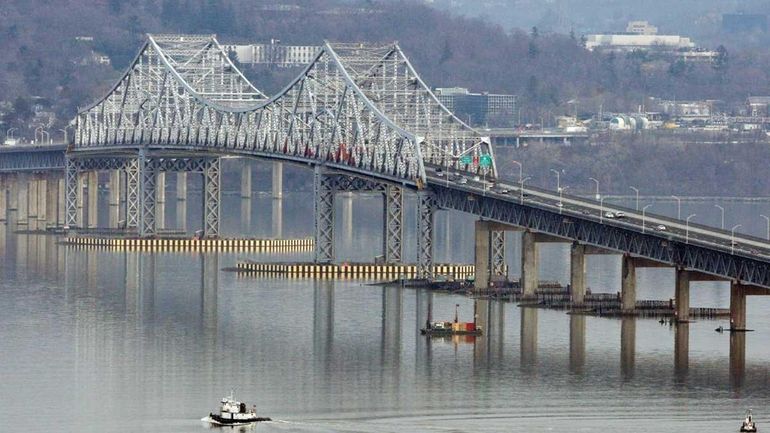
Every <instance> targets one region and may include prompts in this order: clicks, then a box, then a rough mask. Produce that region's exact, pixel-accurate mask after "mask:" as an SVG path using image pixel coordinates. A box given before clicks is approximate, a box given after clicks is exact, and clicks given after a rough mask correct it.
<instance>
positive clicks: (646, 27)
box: [626, 21, 658, 35]
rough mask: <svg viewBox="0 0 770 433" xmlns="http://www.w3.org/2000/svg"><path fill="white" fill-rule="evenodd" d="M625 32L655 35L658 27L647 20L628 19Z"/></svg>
mask: <svg viewBox="0 0 770 433" xmlns="http://www.w3.org/2000/svg"><path fill="white" fill-rule="evenodd" d="M626 33H633V34H635V35H657V34H658V28H657V27H655V26H653V25H652V24H650V23H648V22H647V21H630V22H629V23H628V25H627V26H626Z"/></svg>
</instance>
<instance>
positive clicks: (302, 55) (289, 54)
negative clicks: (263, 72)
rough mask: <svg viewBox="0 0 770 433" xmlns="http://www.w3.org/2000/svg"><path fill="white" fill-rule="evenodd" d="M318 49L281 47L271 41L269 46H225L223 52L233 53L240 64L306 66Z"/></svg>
mask: <svg viewBox="0 0 770 433" xmlns="http://www.w3.org/2000/svg"><path fill="white" fill-rule="evenodd" d="M320 49H321V47H319V46H315V45H281V43H280V41H277V40H272V41H270V43H269V44H253V45H228V46H225V50H227V51H234V52H235V55H236V57H237V59H238V61H239V62H240V63H245V64H272V65H277V66H298V65H307V64H309V63H310V62H312V61H313V59H314V58H315V56H316V54H318V52H319V51H320Z"/></svg>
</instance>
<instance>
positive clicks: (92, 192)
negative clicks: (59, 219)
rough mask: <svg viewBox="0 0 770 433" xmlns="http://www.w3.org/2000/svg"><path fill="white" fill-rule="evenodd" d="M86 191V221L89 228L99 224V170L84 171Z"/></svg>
mask: <svg viewBox="0 0 770 433" xmlns="http://www.w3.org/2000/svg"><path fill="white" fill-rule="evenodd" d="M86 182H88V183H87V186H86V191H88V222H87V224H86V225H87V226H88V228H89V229H95V228H96V227H97V226H98V225H99V172H98V171H95V170H91V171H88V172H87V173H86Z"/></svg>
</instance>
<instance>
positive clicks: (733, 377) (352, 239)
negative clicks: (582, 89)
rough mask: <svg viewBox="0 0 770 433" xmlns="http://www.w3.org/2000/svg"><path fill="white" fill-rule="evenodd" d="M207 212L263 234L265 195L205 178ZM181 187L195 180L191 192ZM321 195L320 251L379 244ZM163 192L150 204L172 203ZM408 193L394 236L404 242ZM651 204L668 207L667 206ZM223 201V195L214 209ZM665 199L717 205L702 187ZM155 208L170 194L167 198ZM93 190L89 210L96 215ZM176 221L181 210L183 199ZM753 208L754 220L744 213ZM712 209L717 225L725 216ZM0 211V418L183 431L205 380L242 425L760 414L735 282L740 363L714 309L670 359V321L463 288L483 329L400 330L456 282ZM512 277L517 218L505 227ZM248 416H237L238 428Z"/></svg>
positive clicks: (83, 427) (751, 303) (568, 423)
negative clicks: (150, 246) (277, 272)
mask: <svg viewBox="0 0 770 433" xmlns="http://www.w3.org/2000/svg"><path fill="white" fill-rule="evenodd" d="M309 197H310V196H309V195H307V194H299V193H297V194H287V196H286V198H285V199H284V201H283V211H284V218H283V225H282V232H283V236H286V237H299V236H310V235H312V228H313V221H312V216H311V215H312V200H311V199H310V198H309ZM224 200H225V206H224V209H226V211H225V212H224V223H223V224H224V231H225V232H227V233H229V234H240V233H248V234H249V235H250V236H258V237H268V236H271V235H272V231H273V224H272V223H271V212H272V206H273V201H272V199H270V198H269V197H268V198H259V197H258V198H255V199H254V200H253V201H252V208H251V214H252V215H251V221H250V222H249V223H244V222H243V221H241V218H240V217H241V215H239V213H238V209H240V205H241V203H240V199H238V198H236V197H234V196H229V195H225V196H224ZM190 201H191V203H198V202H199V201H200V200H199V197H195V195H194V194H192V193H191V197H190ZM342 201H343V200H342V199H339V198H338V202H337V206H338V213H337V215H338V218H337V247H338V249H337V251H338V257H339V258H340V260H359V261H361V260H370V259H371V257H373V256H374V255H376V254H380V245H381V243H382V240H381V239H382V234H381V227H382V223H381V215H380V213H381V208H382V205H381V202H380V200H379V199H378V198H374V197H368V198H361V199H357V200H355V201H354V202H353V207H352V214H353V218H354V220H353V221H354V225H353V226H351V227H348V225H347V224H346V222H347V221H346V216H345V215H346V211H345V206H344V204H343V203H342ZM173 202H174V201H173V200H169V203H173ZM412 205H413V204H412V203H411V202H409V207H408V209H407V212H406V215H407V221H406V225H405V227H406V229H407V235H406V239H407V242H406V245H405V252H406V256H407V259H408V260H413V258H414V250H415V246H414V237H415V236H414V233H413V231H412V230H413V227H414V224H413V221H414V208H413V206H412ZM725 206H726V207H727V208H728V215H729V217H728V218H729V220H728V222H732V221H733V220H735V222H734V223H732V224H735V223H739V222H741V223H744V226H745V227H749V229H750V230H752V233H754V234H757V235H762V234H763V225H762V224H761V222H762V220H761V219H760V218H759V216H758V215H759V214H760V213H764V212H766V207H767V206H768V205H767V204H736V203H727V204H725ZM655 209H656V211H657V212H665V213H668V214H671V213H672V212H673V213H674V214H675V212H676V210H675V208H673V205H670V204H661V205H660V206H659V207H658V205H656V207H655ZM229 210H234V211H229ZM682 212H683V214H685V212H686V214H689V213H693V212H695V213H698V214H699V215H703V216H704V218H703V220H701V221H703V222H705V223H709V224H712V225H713V224H717V223H718V210H716V209H713V204H711V203H707V204H683V210H682ZM167 213H168V215H167V217H168V221H174V217H175V215H174V210H173V206H169V210H168V211H167ZM105 214H106V209H102V215H105ZM188 217H189V221H190V222H191V223H190V228H191V229H194V228H195V227H193V223H192V222H193V221H198V220H199V219H200V210H199V209H196V208H195V206H190V210H189V214H188ZM756 220H758V221H756ZM472 222H473V219H472V218H471V217H469V216H465V215H461V214H454V213H453V214H452V215H451V217H450V218H449V220H448V221H447V220H446V218H445V215H444V214H443V213H441V212H440V213H439V214H438V217H437V222H436V231H435V249H436V254H435V255H436V259H437V261H439V262H446V261H451V262H471V260H472V258H473V224H472ZM732 224H729V223H728V224H727V225H728V226H731V225H732ZM9 227H13V226H10V225H9V226H0V275H2V278H0V297H1V298H0V299H1V300H2V301H1V302H0V417H1V418H2V420H3V421H2V424H0V425H1V426H2V427H0V431H3V432H9V433H15V432H25V433H26V432H54V431H55V432H200V431H205V430H207V429H208V427H207V426H206V425H205V424H203V423H202V422H201V421H200V418H202V417H204V416H205V415H207V414H208V412H209V411H212V410H215V408H216V405H217V402H218V401H219V399H220V398H221V397H222V396H224V395H226V394H228V393H229V391H230V389H231V388H234V389H235V392H236V396H237V397H238V398H240V399H242V400H244V401H246V402H247V403H249V404H252V403H253V404H256V405H257V408H258V410H259V412H260V413H261V414H262V415H264V416H270V417H273V419H276V420H280V421H278V422H274V423H267V424H260V425H257V426H255V427H253V428H252V429H253V430H255V431H260V432H337V431H341V432H399V433H402V432H447V431H452V432H502V431H506V432H515V431H521V432H524V431H526V432H538V431H580V432H582V431H585V432H592V431H593V432H599V431H607V430H614V431H634V432H666V431H676V432H732V431H737V430H738V427H739V424H740V420H741V416H742V414H743V410H744V409H745V408H747V407H752V408H754V410H755V415H756V417H757V420H758V422H759V425H760V428H762V426H763V425H765V424H766V421H765V420H767V419H770V404H768V403H770V393H769V392H768V368H767V366H768V361H770V345H768V342H770V334H768V333H769V332H770V331H768V329H770V326H768V325H770V318H769V317H768V315H767V313H766V312H767V311H768V307H770V301H769V300H767V299H765V298H762V297H750V298H749V300H748V325H749V327H750V328H752V329H755V332H752V333H748V334H747V335H746V356H745V365H744V366H742V365H741V363H740V362H739V363H735V362H734V363H733V368H732V369H731V362H730V355H729V336H728V335H727V334H717V333H715V332H714V331H713V329H714V328H715V327H717V326H718V325H719V324H726V321H707V320H703V321H699V322H696V323H693V324H691V325H689V351H687V353H686V355H687V359H688V360H689V362H686V363H684V364H682V361H681V359H682V358H681V355H682V353H681V352H680V353H679V355H680V356H679V357H677V356H675V350H674V347H675V334H676V331H675V328H670V327H669V326H662V325H660V324H659V323H658V322H657V321H655V320H653V319H639V320H633V319H627V320H615V319H604V318H595V317H581V316H570V315H567V314H565V312H563V311H550V310H535V309H522V308H519V307H517V306H516V305H515V304H514V303H508V302H488V303H481V316H482V318H483V319H485V320H486V322H487V324H486V329H487V332H486V335H485V336H484V337H481V338H477V339H476V340H475V342H473V340H470V341H467V342H466V341H465V340H457V341H452V340H441V339H434V340H428V339H425V338H424V337H422V336H420V335H419V328H420V327H421V326H422V324H423V323H424V321H425V318H426V308H427V304H428V300H429V297H430V296H432V297H433V308H434V310H433V311H434V318H435V319H441V318H446V319H451V318H452V317H453V314H454V305H455V304H456V303H458V304H460V317H461V320H463V319H467V320H470V319H471V317H472V314H473V303H472V301H471V300H470V299H469V298H466V297H463V296H454V295H447V294H432V295H431V294H430V293H428V292H426V291H418V290H413V289H398V288H386V289H383V288H382V287H379V286H373V285H369V284H368V282H362V281H314V280H310V279H292V280H288V279H281V278H255V277H239V276H238V275H236V274H235V273H232V272H227V271H224V270H222V269H223V268H227V267H232V266H234V265H235V263H236V262H237V261H238V260H242V259H247V258H249V259H255V260H272V261H288V260H299V261H307V260H311V258H312V254H311V253H310V252H307V253H294V254H269V255H265V254H246V253H243V254H242V253H228V254H198V253H136V252H112V251H104V250H80V249H72V248H68V247H64V246H60V245H58V244H57V243H56V239H55V238H54V237H52V236H38V235H20V234H14V233H13V231H12V230H10V229H9ZM541 251H542V259H541V278H542V279H544V280H559V281H562V282H566V281H567V278H568V272H569V262H568V258H569V253H568V250H567V248H566V247H565V246H559V245H544V246H543V247H542V248H541ZM508 252H509V255H508V257H509V259H508V260H509V264H510V265H511V275H512V276H514V277H515V276H518V273H519V268H518V266H516V265H515V264H516V263H518V260H519V255H518V236H517V235H515V234H511V235H509V241H508ZM587 272H588V285H589V287H591V288H593V290H594V291H595V292H612V293H614V292H616V291H617V290H618V287H619V281H620V265H619V261H618V259H617V258H616V257H613V256H597V257H591V258H590V259H589V261H588V267H587ZM638 278H639V290H638V297H639V299H669V298H671V297H673V293H674V286H673V271H671V270H665V269H654V270H640V271H639V277H638ZM728 302H729V290H728V288H727V286H726V285H725V284H723V283H698V284H697V285H694V286H693V291H692V296H691V304H692V306H711V307H726V306H727V304H728ZM252 429H249V430H252Z"/></svg>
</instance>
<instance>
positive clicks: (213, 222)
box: [203, 158, 222, 237]
mask: <svg viewBox="0 0 770 433" xmlns="http://www.w3.org/2000/svg"><path fill="white" fill-rule="evenodd" d="M220 168H221V161H220V159H219V158H207V159H206V160H205V161H204V170H203V235H204V236H206V237H218V236H219V220H220V215H221V211H220V209H221V192H220V188H221V182H222V173H221V170H220Z"/></svg>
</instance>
